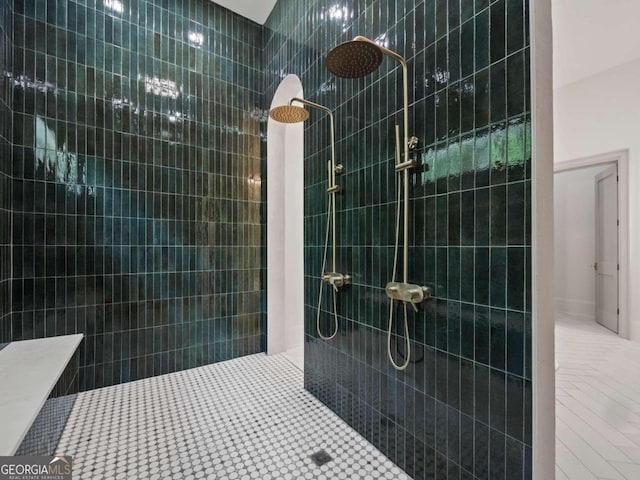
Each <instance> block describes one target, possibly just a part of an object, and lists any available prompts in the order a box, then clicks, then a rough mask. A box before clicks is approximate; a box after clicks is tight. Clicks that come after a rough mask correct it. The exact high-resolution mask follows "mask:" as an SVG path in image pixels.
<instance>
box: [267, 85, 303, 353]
mask: <svg viewBox="0 0 640 480" xmlns="http://www.w3.org/2000/svg"><path fill="white" fill-rule="evenodd" d="M293 97H298V98H303V90H302V84H301V83H300V79H299V78H298V77H297V76H296V75H288V76H287V77H286V78H285V79H284V80H283V81H282V83H280V86H279V87H278V90H277V91H276V93H275V95H274V97H273V101H272V102H271V108H273V107H276V106H279V105H286V104H288V103H289V100H290V99H291V98H293ZM303 179H304V124H302V123H298V124H289V125H287V124H283V123H279V122H276V121H275V120H273V119H271V118H269V121H268V124H267V353H269V354H274V353H281V352H286V351H290V350H292V349H299V350H301V349H302V345H303V338H304V218H303V213H304V181H303Z"/></svg>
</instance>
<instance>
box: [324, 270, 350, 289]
mask: <svg viewBox="0 0 640 480" xmlns="http://www.w3.org/2000/svg"><path fill="white" fill-rule="evenodd" d="M322 281H323V282H324V283H326V284H327V285H331V286H332V287H333V289H334V290H335V291H336V292H337V291H338V289H339V288H341V287H344V286H345V285H349V284H350V283H351V275H343V274H341V273H337V272H328V273H325V274H324V275H322Z"/></svg>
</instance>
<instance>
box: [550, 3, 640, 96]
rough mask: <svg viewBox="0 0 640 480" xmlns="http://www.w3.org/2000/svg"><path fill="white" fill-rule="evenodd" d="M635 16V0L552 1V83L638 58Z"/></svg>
mask: <svg viewBox="0 0 640 480" xmlns="http://www.w3.org/2000/svg"><path fill="white" fill-rule="evenodd" d="M638 18H640V1H638V0H553V80H554V86H555V87H556V88H558V87H562V86H565V85H568V84H570V83H574V82H576V81H578V80H582V79H585V78H588V77H591V76H593V75H596V74H598V73H602V72H605V71H607V70H610V69H612V68H615V67H617V66H620V65H624V64H626V63H629V62H631V61H633V60H635V59H637V58H638V57H640V29H639V28H638Z"/></svg>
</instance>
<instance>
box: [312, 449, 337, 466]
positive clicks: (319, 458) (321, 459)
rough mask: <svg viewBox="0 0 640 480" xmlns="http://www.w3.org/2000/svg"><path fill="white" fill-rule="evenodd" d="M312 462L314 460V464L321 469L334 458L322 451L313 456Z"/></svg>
mask: <svg viewBox="0 0 640 480" xmlns="http://www.w3.org/2000/svg"><path fill="white" fill-rule="evenodd" d="M311 460H313V463H315V464H316V465H317V466H319V467H321V466H322V465H325V464H327V463H329V462H330V461H331V460H333V457H332V456H331V455H329V454H328V453H327V452H325V451H324V450H320V451H318V452H316V453H314V454H313V455H311Z"/></svg>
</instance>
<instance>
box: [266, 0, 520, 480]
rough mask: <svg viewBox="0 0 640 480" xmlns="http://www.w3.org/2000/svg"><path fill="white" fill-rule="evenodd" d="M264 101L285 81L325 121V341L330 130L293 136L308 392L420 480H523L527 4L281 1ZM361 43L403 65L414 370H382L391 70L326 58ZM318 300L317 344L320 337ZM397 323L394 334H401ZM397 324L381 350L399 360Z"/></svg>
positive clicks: (396, 116)
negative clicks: (299, 89)
mask: <svg viewBox="0 0 640 480" xmlns="http://www.w3.org/2000/svg"><path fill="white" fill-rule="evenodd" d="M266 26H267V32H266V36H267V39H266V47H265V62H266V75H267V78H266V100H267V101H268V100H270V99H271V97H272V96H273V94H274V92H275V89H276V88H277V86H278V84H279V82H280V81H281V80H282V78H283V77H284V75H286V74H290V73H291V74H297V75H298V76H299V77H300V78H301V79H302V82H303V86H304V94H305V97H306V98H308V99H310V100H312V101H314V102H318V103H320V104H323V105H326V106H328V107H330V108H331V109H332V110H334V112H335V116H336V122H337V157H338V162H339V163H342V164H344V165H345V167H346V174H344V175H342V176H341V177H339V183H340V184H341V185H342V186H343V187H344V190H343V192H342V193H341V194H340V196H339V198H338V201H337V205H338V232H339V248H338V255H339V259H338V271H340V272H346V273H349V274H351V275H352V276H353V285H351V286H349V287H348V288H345V289H344V290H341V293H340V294H339V302H338V310H339V312H340V319H339V320H340V332H339V334H338V335H337V336H336V338H335V339H333V340H331V341H329V342H324V341H321V340H320V339H319V338H318V336H317V334H316V329H315V302H316V301H317V288H318V277H319V275H320V268H321V255H322V245H323V242H324V228H325V222H326V220H325V219H326V217H325V209H326V201H327V199H326V193H325V189H326V180H325V176H326V160H327V158H328V154H329V153H328V132H327V130H326V122H325V121H324V119H323V118H322V117H320V116H318V115H314V114H313V113H312V118H311V120H310V121H309V122H308V123H307V125H306V130H305V135H306V138H305V140H306V143H305V178H304V181H305V303H306V315H305V333H306V335H305V384H306V387H307V388H308V389H309V390H310V391H311V392H313V393H314V395H316V396H317V397H318V398H319V399H321V400H322V401H323V402H324V403H325V404H327V405H328V406H330V407H331V408H332V409H333V410H334V411H335V412H337V413H338V414H339V415H340V416H341V417H342V418H344V419H345V420H346V421H347V422H348V423H350V424H351V425H352V426H354V427H355V428H356V429H357V430H358V431H359V432H361V433H362V434H363V435H364V436H365V437H366V438H367V439H369V440H370V441H371V442H373V443H374V444H375V445H376V446H377V447H378V448H380V449H381V450H382V451H383V452H384V453H385V454H387V455H388V456H389V457H390V458H391V459H392V460H393V461H394V462H396V463H397V464H398V465H399V466H401V467H402V468H403V469H404V470H405V471H406V472H407V473H409V474H410V475H411V476H412V477H414V478H419V479H422V478H428V479H434V478H437V479H445V478H446V479H476V478H477V479H489V478H490V479H494V480H495V479H502V480H507V479H508V480H516V479H526V478H531V425H532V420H531V293H530V292H531V287H530V272H531V269H530V264H531V249H530V246H531V228H530V225H531V221H530V198H531V195H530V192H531V183H530V170H531V169H530V167H531V152H530V136H531V127H530V115H529V111H530V93H529V71H528V65H529V35H528V1H527V0H492V1H490V0H475V1H474V0H425V1H402V0H401V1H396V2H386V1H382V0H377V1H364V0H362V1H344V0H343V1H340V0H338V1H335V0H334V1H325V0H313V1H307V0H280V1H279V2H278V4H277V5H276V8H275V10H274V12H273V13H272V15H271V17H270V18H269V21H268V22H267V25H266ZM355 35H365V36H367V37H369V38H371V39H375V40H376V41H377V42H379V43H382V44H384V45H385V46H387V47H388V48H390V49H391V50H394V51H397V52H399V53H400V54H402V55H403V56H404V57H406V58H407V60H408V62H409V75H410V95H409V96H410V104H411V105H410V110H411V113H410V123H411V133H412V134H415V135H417V136H418V137H419V138H420V141H421V144H420V149H419V151H418V152H417V153H416V156H417V157H418V158H419V160H420V161H421V167H420V168H419V169H416V170H414V171H413V172H412V174H411V209H412V210H411V212H412V213H411V230H410V235H411V245H412V247H411V249H410V273H409V278H410V280H411V282H413V283H417V284H420V285H427V286H429V287H430V288H431V291H432V293H433V298H432V299H430V300H429V301H427V302H425V303H424V304H423V306H422V308H421V309H420V311H419V312H418V313H417V314H413V313H411V314H410V318H409V321H410V333H411V339H412V343H411V351H412V360H411V363H410V366H409V367H408V369H407V370H405V371H404V372H397V371H395V370H393V369H392V367H391V366H390V364H389V361H388V360H387V352H386V329H387V325H388V323H387V322H388V315H389V303H388V299H387V297H386V295H385V293H384V286H385V284H386V282H388V281H389V280H390V279H391V270H392V265H393V244H394V233H395V232H394V230H395V204H394V201H395V195H396V190H395V188H396V187H395V174H394V170H393V162H394V125H395V124H397V123H401V111H400V107H401V100H402V96H401V95H402V93H401V92H402V90H401V75H400V71H399V69H398V68H397V64H396V63H394V61H392V60H391V59H389V58H385V59H384V60H383V64H382V66H381V68H380V69H379V70H378V71H377V72H375V73H374V74H372V75H370V76H369V77H366V78H363V79H358V80H345V79H338V78H335V77H333V76H331V75H330V74H329V72H328V71H327V69H326V67H325V63H324V61H325V58H326V54H327V53H328V52H329V50H330V49H331V48H332V47H333V46H335V45H336V44H338V43H340V42H342V41H346V40H350V39H351V38H353V37H354V36H355ZM327 310H329V305H326V306H325V311H324V314H323V323H322V324H321V326H322V328H323V329H324V331H325V332H329V331H330V330H331V327H332V323H331V317H330V315H329V312H328V311H327ZM396 324H397V325H401V324H400V322H396ZM402 334H403V331H402V329H401V328H396V329H395V331H394V336H393V341H392V353H393V355H394V356H395V358H396V361H402V360H403V359H404V356H405V355H406V353H407V352H406V349H405V347H404V343H403V337H402Z"/></svg>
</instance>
